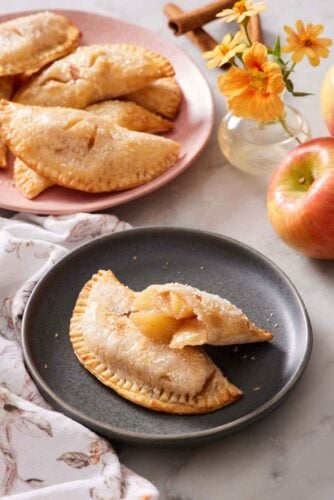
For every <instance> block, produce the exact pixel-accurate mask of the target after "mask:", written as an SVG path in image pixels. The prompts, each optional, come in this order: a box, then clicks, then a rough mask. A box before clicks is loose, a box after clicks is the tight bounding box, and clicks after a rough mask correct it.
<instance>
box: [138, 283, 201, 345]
mask: <svg viewBox="0 0 334 500" xmlns="http://www.w3.org/2000/svg"><path fill="white" fill-rule="evenodd" d="M133 309H134V312H132V313H131V314H130V316H129V318H130V320H131V321H132V322H133V323H134V324H135V325H136V327H137V328H138V330H139V331H140V332H141V333H142V334H143V335H145V336H146V337H149V338H151V339H155V340H160V341H163V342H168V343H169V345H170V347H172V348H173V349H182V348H183V347H184V346H185V345H200V344H204V343H205V341H206V340H207V337H208V335H207V331H206V330H205V327H204V325H203V323H201V321H199V320H198V318H197V317H196V315H195V313H194V311H193V309H192V308H191V307H190V306H189V305H188V304H187V302H186V301H185V300H184V298H182V297H180V295H178V294H177V293H175V292H169V291H166V292H164V293H161V294H158V295H157V294H156V293H155V292H153V291H152V290H150V289H146V290H144V291H143V292H141V293H139V294H138V296H137V298H136V300H135V301H134V303H133Z"/></svg>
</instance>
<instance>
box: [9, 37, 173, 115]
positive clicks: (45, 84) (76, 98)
mask: <svg viewBox="0 0 334 500" xmlns="http://www.w3.org/2000/svg"><path fill="white" fill-rule="evenodd" d="M172 75H174V69H173V67H172V65H171V64H170V63H169V62H168V61H167V59H165V58H164V57H162V56H161V55H160V54H158V53H156V52H152V51H149V50H146V49H144V48H143V47H137V46H134V45H125V44H122V45H118V44H115V45H91V46H86V47H79V48H78V49H76V50H75V51H74V52H73V53H72V54H70V55H68V56H66V57H64V58H63V59H60V60H59V61H56V62H54V63H53V64H51V66H49V67H48V68H46V69H45V70H44V71H42V72H41V73H40V74H39V75H37V76H36V77H35V78H32V79H31V80H30V81H28V82H27V83H26V84H25V85H23V87H22V88H21V89H20V90H19V91H18V92H17V93H16V95H15V97H14V100H15V101H16V102H20V103H21V104H34V105H39V106H64V107H69V108H80V109H83V108H85V107H86V106H88V105H89V104H93V103H95V102H97V101H102V100H106V99H112V98H114V97H118V96H121V95H123V94H127V93H129V92H133V91H135V90H138V89H140V88H142V87H144V86H145V85H147V84H148V83H150V82H151V81H152V80H156V79H157V78H161V77H165V76H172Z"/></svg>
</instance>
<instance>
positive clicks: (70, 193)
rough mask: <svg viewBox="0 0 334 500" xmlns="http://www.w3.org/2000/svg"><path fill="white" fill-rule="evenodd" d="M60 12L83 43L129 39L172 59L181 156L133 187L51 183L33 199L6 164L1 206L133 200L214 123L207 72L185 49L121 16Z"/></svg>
mask: <svg viewBox="0 0 334 500" xmlns="http://www.w3.org/2000/svg"><path fill="white" fill-rule="evenodd" d="M56 12H59V13H63V14H64V15H66V16H67V17H69V18H70V19H71V20H72V21H73V22H74V23H75V24H76V25H77V26H78V27H79V28H80V30H81V31H82V35H83V36H82V38H81V43H82V44H83V45H89V44H96V43H131V44H135V45H141V46H143V47H146V48H148V49H152V50H155V51H158V52H160V53H161V54H163V55H164V56H166V57H167V58H168V59H169V60H170V61H171V62H172V64H173V66H174V68H175V72H176V77H177V80H178V83H179V84H180V86H181V89H182V93H183V99H182V104H181V109H180V113H179V115H178V117H177V120H176V122H175V127H174V129H173V131H172V132H171V133H169V134H168V137H170V138H172V139H175V140H176V141H178V142H179V143H180V144H181V157H180V159H179V161H178V162H177V163H176V164H175V165H174V166H173V167H171V168H170V169H168V171H166V172H164V173H163V174H162V175H160V176H159V177H157V178H156V179H154V180H153V181H151V182H149V183H147V184H144V185H142V186H139V187H137V188H134V189H128V190H126V191H121V192H115V193H103V194H88V193H81V192H79V191H74V190H69V189H65V188H61V187H52V188H50V189H47V190H46V191H45V192H44V193H42V194H41V195H40V196H38V197H37V198H36V199H35V200H27V199H26V198H24V196H22V195H21V193H20V192H19V191H17V190H16V189H15V187H14V186H13V181H12V171H11V170H12V169H11V168H8V169H4V170H3V171H0V207H2V208H7V209H9V210H15V211H23V212H31V213H40V214H54V215H56V214H60V215H61V214H70V213H74V212H92V211H95V210H101V209H104V208H109V207H114V206H116V205H120V204H122V203H125V202H127V201H130V200H134V199H135V198H139V197H140V196H144V195H145V194H147V193H150V192H152V191H154V190H156V189H158V188H160V187H161V186H163V185H164V184H167V183H168V182H169V181H171V180H172V179H174V178H175V177H176V176H178V175H179V174H181V172H183V171H184V170H185V169H186V168H187V167H189V165H190V164H191V163H192V162H193V161H194V160H196V158H197V157H198V156H199V155H200V154H201V152H202V151H203V149H204V147H205V146H206V144H207V142H208V139H209V137H210V133H211V130H212V125H213V101H212V95H211V92H210V88H209V86H208V84H207V81H206V80H205V78H204V76H203V75H202V73H201V72H200V70H199V69H198V68H197V67H196V66H195V64H194V63H193V62H192V61H191V59H189V57H188V56H187V55H186V54H185V53H184V52H183V51H182V50H180V49H179V48H178V47H176V46H175V45H173V44H172V43H170V42H169V41H167V40H165V39H164V38H161V37H160V36H158V35H156V34H155V33H152V32H151V31H148V30H147V29H144V28H141V27H140V26H136V25H134V24H130V23H127V22H125V21H120V20H119V19H114V18H112V17H107V16H101V15H96V14H91V13H88V12H79V11H71V10H64V11H63V10H59V11H58V10H57V11H56ZM31 13H32V12H19V13H15V14H10V15H5V16H0V22H4V21H7V20H9V19H12V18H15V17H18V16H20V15H27V14H31Z"/></svg>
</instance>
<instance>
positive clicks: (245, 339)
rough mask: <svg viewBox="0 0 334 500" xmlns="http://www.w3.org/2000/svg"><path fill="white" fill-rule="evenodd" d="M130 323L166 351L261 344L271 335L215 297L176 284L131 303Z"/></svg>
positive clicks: (150, 289)
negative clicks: (163, 344) (162, 342)
mask: <svg viewBox="0 0 334 500" xmlns="http://www.w3.org/2000/svg"><path fill="white" fill-rule="evenodd" d="M133 311H134V312H133V313H132V314H131V315H130V319H131V320H132V321H133V322H135V324H136V325H137V327H138V328H139V330H140V331H141V332H142V333H143V334H144V335H147V336H149V337H151V338H163V339H164V340H165V342H170V344H169V345H170V347H171V348H174V349H182V348H184V346H187V345H202V344H212V345H230V344H245V343H251V342H265V341H268V340H271V339H272V337H273V336H272V334H271V333H269V332H267V331H265V330H262V329H261V328H258V327H257V326H256V325H254V323H252V322H251V321H250V320H249V319H248V318H247V316H246V315H245V314H244V313H243V312H242V311H241V310H240V309H238V308H237V307H236V306H235V305H233V304H231V302H229V301H228V300H225V299H222V298H221V297H219V296H218V295H213V294H211V293H207V292H203V291H201V290H198V289H197V288H193V287H191V286H188V285H183V284H180V283H167V284H165V285H151V286H149V287H148V288H146V289H145V290H143V291H142V292H141V293H138V294H137V297H136V299H135V301H134V303H133Z"/></svg>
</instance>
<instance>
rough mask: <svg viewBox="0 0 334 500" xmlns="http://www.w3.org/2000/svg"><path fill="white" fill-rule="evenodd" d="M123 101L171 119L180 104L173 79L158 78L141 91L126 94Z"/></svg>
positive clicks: (179, 94) (178, 90)
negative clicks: (133, 103)
mask: <svg viewBox="0 0 334 500" xmlns="http://www.w3.org/2000/svg"><path fill="white" fill-rule="evenodd" d="M123 99H125V100H127V101H132V102H135V103H137V104H139V105H140V106H143V108H146V109H148V110H149V111H152V112H153V113H158V114H159V115H162V116H165V117H166V118H170V119H173V118H175V116H176V115H177V112H178V110H179V107H180V104H181V90H180V87H179V85H178V83H177V81H176V79H175V78H174V77H169V78H160V79H159V80H155V81H154V82H152V83H149V84H148V85H146V86H145V87H143V88H142V89H139V90H136V91H134V92H131V93H130V94H126V95H125V96H123Z"/></svg>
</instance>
